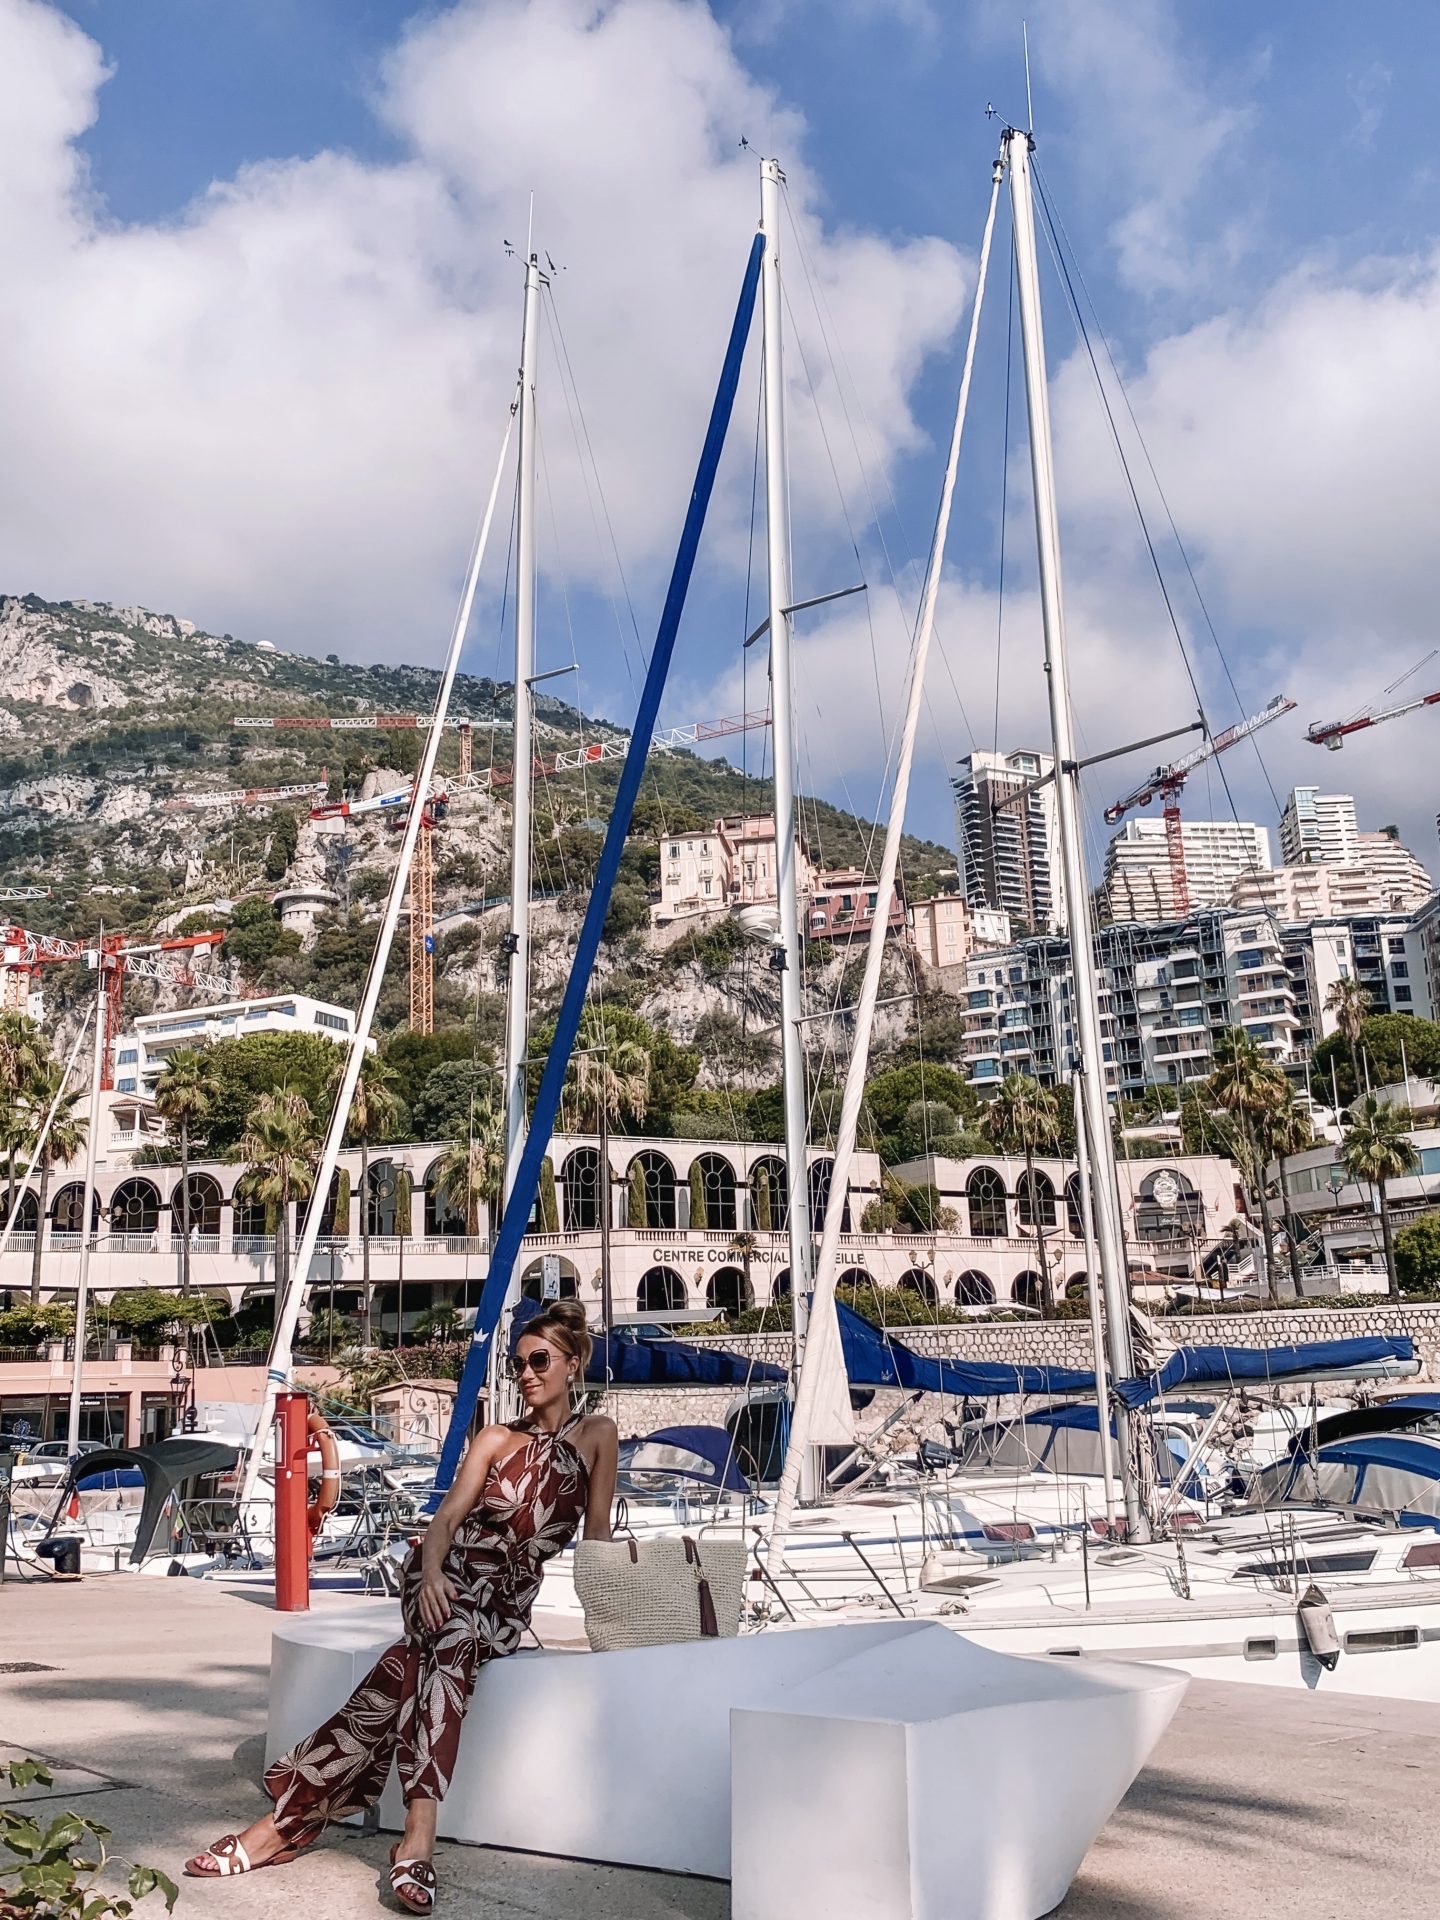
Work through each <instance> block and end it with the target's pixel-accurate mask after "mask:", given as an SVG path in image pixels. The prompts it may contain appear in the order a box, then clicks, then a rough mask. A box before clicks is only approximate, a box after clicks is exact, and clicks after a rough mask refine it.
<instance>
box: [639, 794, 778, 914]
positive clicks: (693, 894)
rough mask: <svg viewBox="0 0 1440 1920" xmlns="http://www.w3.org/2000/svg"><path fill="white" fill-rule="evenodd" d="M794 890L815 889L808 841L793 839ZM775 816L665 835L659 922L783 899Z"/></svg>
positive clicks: (656, 910) (752, 817)
mask: <svg viewBox="0 0 1440 1920" xmlns="http://www.w3.org/2000/svg"><path fill="white" fill-rule="evenodd" d="M795 861H796V874H795V879H796V892H797V895H798V897H799V899H800V901H801V902H802V903H803V902H804V901H805V900H806V899H808V898H809V896H810V894H811V892H812V891H813V890H814V871H813V869H812V867H811V865H810V860H809V857H808V855H807V854H806V852H805V848H804V844H803V843H802V842H801V841H800V840H799V839H798V838H797V839H796V842H795ZM777 869H778V861H777V858H776V846H775V816H774V815H773V814H768V813H767V814H750V815H731V816H729V817H727V818H725V819H721V820H717V821H716V822H715V825H714V826H713V828H711V829H709V830H708V831H706V830H705V829H701V830H700V831H699V832H696V833H667V834H665V835H663V836H662V838H661V841H660V899H659V901H658V902H657V903H656V904H655V905H654V906H652V907H651V909H650V917H651V920H652V921H653V922H654V924H655V925H656V926H666V925H668V924H669V923H670V922H671V921H673V920H684V919H687V918H689V917H690V916H692V915H694V914H703V913H718V912H721V911H723V910H725V909H726V908H729V907H733V906H770V905H773V904H774V903H775V902H776V901H777V900H778V899H779V897H780V892H779V876H778V870H777Z"/></svg>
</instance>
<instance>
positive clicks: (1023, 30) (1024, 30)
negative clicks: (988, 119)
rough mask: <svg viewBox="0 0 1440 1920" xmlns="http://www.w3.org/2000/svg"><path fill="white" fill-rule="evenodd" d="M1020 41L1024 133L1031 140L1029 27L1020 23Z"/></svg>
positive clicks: (1026, 22)
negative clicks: (1023, 53)
mask: <svg viewBox="0 0 1440 1920" xmlns="http://www.w3.org/2000/svg"><path fill="white" fill-rule="evenodd" d="M1020 39H1021V43H1022V45H1023V46H1024V48H1025V131H1026V132H1027V133H1028V134H1030V135H1031V136H1032V138H1033V136H1034V133H1035V102H1034V99H1033V98H1032V96H1031V93H1030V25H1029V22H1028V21H1025V20H1022V21H1021V22H1020Z"/></svg>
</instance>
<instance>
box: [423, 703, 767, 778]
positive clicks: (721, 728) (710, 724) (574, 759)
mask: <svg viewBox="0 0 1440 1920" xmlns="http://www.w3.org/2000/svg"><path fill="white" fill-rule="evenodd" d="M769 724H770V715H769V714H768V713H735V714H730V715H728V716H727V717H726V718H725V719H723V720H692V721H691V722H690V723H689V725H688V726H683V727H669V728H667V729H666V730H665V731H664V732H663V733H657V734H654V735H653V736H652V738H651V741H650V749H651V751H652V752H653V753H674V752H675V750H676V749H677V748H681V747H693V746H696V745H698V744H699V742H701V741H702V740H723V739H725V738H726V737H727V736H728V735H730V734H732V733H751V732H755V731H758V730H759V729H760V728H762V727H768V726H769ZM629 751H630V736H629V734H613V735H611V736H610V737H609V738H608V739H605V740H592V741H590V742H589V743H588V744H587V745H585V746H583V747H566V748H563V749H562V750H561V751H560V752H559V753H537V754H536V756H535V758H534V760H533V761H532V762H531V765H532V767H533V768H534V771H535V772H536V773H537V774H538V775H539V776H540V777H541V778H542V779H548V778H549V776H550V775H551V774H555V773H577V772H578V771H579V770H580V769H581V768H582V767H596V766H600V765H602V764H603V763H604V762H605V761H607V760H623V759H624V758H625V755H626V754H627V753H628V752H629ZM514 780H515V770H514V768H513V767H481V768H479V769H478V770H472V769H467V770H466V771H465V772H463V773H461V774H459V775H458V776H457V777H456V778H455V780H453V781H452V782H451V784H452V786H454V787H455V788H456V790H457V791H459V792H463V793H474V792H486V791H489V790H491V789H492V788H495V787H508V786H512V785H513V784H514Z"/></svg>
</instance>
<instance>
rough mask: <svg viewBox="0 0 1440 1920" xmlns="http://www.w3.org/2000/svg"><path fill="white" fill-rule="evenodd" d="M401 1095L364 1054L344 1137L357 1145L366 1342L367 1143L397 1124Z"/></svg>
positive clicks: (388, 1074) (386, 1072) (335, 1084)
mask: <svg viewBox="0 0 1440 1920" xmlns="http://www.w3.org/2000/svg"><path fill="white" fill-rule="evenodd" d="M343 1072H344V1066H343V1064H342V1065H341V1066H339V1067H337V1068H336V1070H335V1075H334V1078H333V1079H332V1081H331V1084H330V1098H331V1100H332V1102H333V1100H334V1098H335V1096H336V1094H337V1093H338V1092H339V1090H340V1079H341V1075H342V1074H343ZM400 1118H401V1104H400V1096H399V1094H398V1093H397V1092H396V1091H395V1075H394V1073H393V1071H392V1070H391V1069H390V1068H389V1067H387V1066H386V1065H385V1063H384V1061H383V1060H377V1059H376V1058H375V1057H374V1055H372V1054H367V1055H366V1056H365V1059H364V1060H363V1061H362V1062H361V1066H360V1078H359V1079H358V1080H357V1081H356V1082H355V1092H354V1094H353V1095H352V1096H351V1100H350V1118H349V1121H348V1123H347V1125H346V1128H345V1138H346V1140H347V1141H349V1142H351V1143H352V1144H353V1145H357V1146H358V1147H359V1149H360V1296H361V1298H362V1299H363V1300H364V1302H365V1344H366V1346H369V1344H370V1147H371V1144H372V1142H374V1141H378V1140H384V1139H387V1138H388V1137H389V1136H390V1135H391V1134H392V1133H393V1132H394V1130H395V1128H396V1127H398V1126H399V1124H400Z"/></svg>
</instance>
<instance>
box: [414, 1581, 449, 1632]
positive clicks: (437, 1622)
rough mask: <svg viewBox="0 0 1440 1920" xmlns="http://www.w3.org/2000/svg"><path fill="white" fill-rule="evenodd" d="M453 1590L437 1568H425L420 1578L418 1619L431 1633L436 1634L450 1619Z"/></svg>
mask: <svg viewBox="0 0 1440 1920" xmlns="http://www.w3.org/2000/svg"><path fill="white" fill-rule="evenodd" d="M455 1597H456V1595H455V1588H454V1586H453V1584H452V1583H451V1582H450V1581H449V1580H447V1579H446V1578H445V1575H444V1574H443V1573H442V1572H441V1570H440V1569H439V1568H438V1567H427V1568H426V1569H425V1571H424V1572H423V1573H422V1574H421V1576H420V1603H419V1604H420V1618H421V1619H422V1620H423V1621H424V1622H425V1625H426V1626H427V1627H428V1628H429V1629H430V1631H431V1632H432V1633H438V1632H439V1631H440V1629H441V1627H443V1626H444V1624H445V1622H446V1621H447V1620H448V1619H449V1618H450V1608H451V1605H452V1603H453V1602H454V1600H455Z"/></svg>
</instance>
